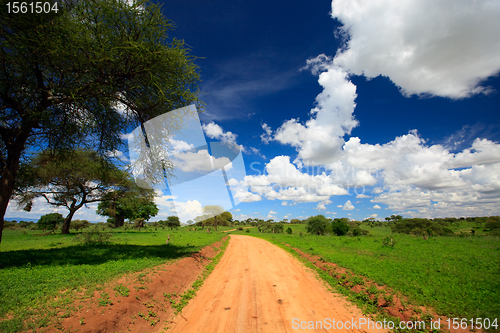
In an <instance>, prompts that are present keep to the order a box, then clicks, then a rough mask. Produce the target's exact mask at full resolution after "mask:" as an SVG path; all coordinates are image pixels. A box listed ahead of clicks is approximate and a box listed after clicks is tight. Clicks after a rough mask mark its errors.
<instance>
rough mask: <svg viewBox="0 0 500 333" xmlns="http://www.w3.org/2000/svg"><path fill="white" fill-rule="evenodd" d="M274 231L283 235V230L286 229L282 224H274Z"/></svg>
mask: <svg viewBox="0 0 500 333" xmlns="http://www.w3.org/2000/svg"><path fill="white" fill-rule="evenodd" d="M272 229H273V231H274V232H275V233H277V234H279V233H282V232H283V229H284V228H283V224H282V223H273V227H272Z"/></svg>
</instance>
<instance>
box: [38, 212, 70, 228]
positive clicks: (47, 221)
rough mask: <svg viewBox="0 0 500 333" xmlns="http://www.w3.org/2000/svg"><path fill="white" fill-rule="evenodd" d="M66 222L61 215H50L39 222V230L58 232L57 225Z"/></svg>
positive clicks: (43, 216)
mask: <svg viewBox="0 0 500 333" xmlns="http://www.w3.org/2000/svg"><path fill="white" fill-rule="evenodd" d="M63 222H64V217H63V216H62V215H61V214H59V213H50V214H45V215H42V216H41V217H40V219H39V220H38V223H37V225H38V229H41V230H45V229H51V230H52V231H54V230H56V228H57V225H58V224H61V223H63Z"/></svg>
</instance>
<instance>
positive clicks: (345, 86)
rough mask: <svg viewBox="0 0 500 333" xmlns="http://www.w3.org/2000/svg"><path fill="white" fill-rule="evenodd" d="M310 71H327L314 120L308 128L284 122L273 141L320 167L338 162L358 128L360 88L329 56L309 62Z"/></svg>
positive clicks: (321, 56) (292, 121)
mask: <svg viewBox="0 0 500 333" xmlns="http://www.w3.org/2000/svg"><path fill="white" fill-rule="evenodd" d="M306 68H309V69H311V70H312V72H313V73H316V74H317V73H318V72H320V71H322V70H324V71H323V72H321V73H320V74H319V78H318V83H319V84H320V85H321V86H322V87H323V91H322V92H321V93H320V94H319V95H318V96H317V97H316V106H315V107H314V108H313V109H312V110H311V118H310V119H309V120H308V121H306V123H305V124H302V123H300V122H299V121H298V120H297V119H290V120H288V121H286V122H284V123H283V124H282V125H281V126H280V127H279V128H278V129H277V130H276V132H275V134H274V137H273V139H274V140H276V141H278V142H280V143H282V144H289V145H291V146H294V147H295V148H296V149H297V152H298V158H299V159H301V160H302V161H304V162H305V163H307V164H310V165H320V164H324V163H327V162H332V161H334V160H335V157H336V156H337V155H338V153H339V152H340V149H341V147H342V145H343V144H344V140H343V139H342V137H343V136H344V135H345V134H350V133H351V130H352V129H353V128H354V127H356V126H357V125H358V122H357V121H356V120H355V119H354V117H353V111H354V108H355V106H356V103H355V102H354V100H355V99H356V96H357V95H356V86H355V85H354V84H353V83H352V82H351V81H350V80H349V78H348V74H347V72H345V71H344V70H343V69H342V68H340V67H338V66H334V65H333V64H332V60H331V59H330V58H328V57H326V56H325V55H320V56H318V57H316V58H315V59H310V60H308V66H306Z"/></svg>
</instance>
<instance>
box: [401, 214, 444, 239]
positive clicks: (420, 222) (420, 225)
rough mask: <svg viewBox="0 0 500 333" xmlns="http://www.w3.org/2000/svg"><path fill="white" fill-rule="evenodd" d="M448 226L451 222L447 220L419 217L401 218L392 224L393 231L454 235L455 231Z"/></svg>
mask: <svg viewBox="0 0 500 333" xmlns="http://www.w3.org/2000/svg"><path fill="white" fill-rule="evenodd" d="M448 227H449V222H446V221H442V220H441V221H432V220H428V219H418V218H415V219H403V220H399V221H396V222H394V224H392V225H391V228H392V231H393V232H398V233H404V234H412V235H427V236H447V235H453V231H451V229H449V228H448Z"/></svg>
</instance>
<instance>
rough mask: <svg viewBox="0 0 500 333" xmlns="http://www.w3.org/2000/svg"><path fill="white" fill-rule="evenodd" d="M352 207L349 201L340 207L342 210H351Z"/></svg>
mask: <svg viewBox="0 0 500 333" xmlns="http://www.w3.org/2000/svg"><path fill="white" fill-rule="evenodd" d="M353 209H354V206H353V205H352V203H351V200H347V201H346V202H345V204H344V207H342V210H353Z"/></svg>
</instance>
